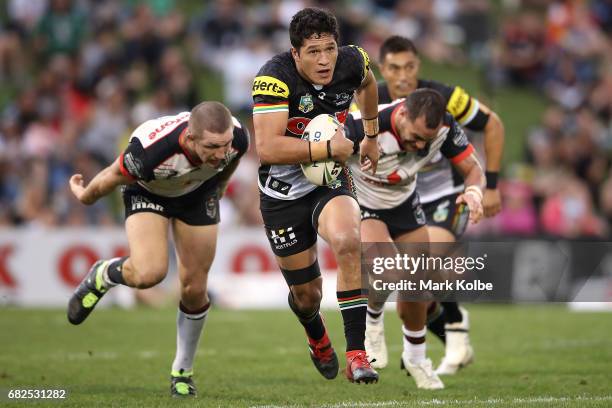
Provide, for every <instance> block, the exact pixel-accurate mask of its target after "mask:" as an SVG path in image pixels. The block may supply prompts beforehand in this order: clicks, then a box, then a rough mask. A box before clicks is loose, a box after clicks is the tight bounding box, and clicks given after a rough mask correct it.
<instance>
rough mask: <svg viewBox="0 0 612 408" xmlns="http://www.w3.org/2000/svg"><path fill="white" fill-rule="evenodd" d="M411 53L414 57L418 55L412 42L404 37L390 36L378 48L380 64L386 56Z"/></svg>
mask: <svg viewBox="0 0 612 408" xmlns="http://www.w3.org/2000/svg"><path fill="white" fill-rule="evenodd" d="M405 51H408V52H411V53H413V54H414V55H419V52H418V51H417V48H416V46H415V45H414V43H413V42H412V41H410V40H409V39H408V38H406V37H401V36H399V35H392V36H391V37H389V38H387V39H386V40H385V42H383V43H382V45H381V46H380V54H379V57H380V60H379V61H380V62H381V63H382V62H383V61H384V60H385V57H386V56H387V54H396V53H398V52H405Z"/></svg>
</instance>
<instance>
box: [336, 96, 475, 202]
mask: <svg viewBox="0 0 612 408" xmlns="http://www.w3.org/2000/svg"><path fill="white" fill-rule="evenodd" d="M402 101H403V100H399V101H398V102H396V103H394V104H391V105H380V106H379V116H378V117H379V127H380V134H379V135H378V147H379V149H380V158H379V160H378V167H377V169H376V174H372V172H371V171H370V170H368V171H365V172H364V171H362V170H361V165H360V163H359V159H358V157H355V156H353V157H352V158H351V160H350V161H349V164H350V167H351V172H352V173H353V181H354V184H355V190H356V192H357V199H358V201H359V205H361V206H364V207H367V208H371V209H376V210H381V209H390V208H395V207H397V206H399V205H400V204H402V203H403V202H404V201H406V200H407V199H408V197H410V195H411V194H412V193H413V192H414V190H415V189H416V180H417V173H418V172H419V170H420V169H421V168H423V167H424V166H425V165H426V164H427V163H429V162H430V161H431V160H432V158H434V157H435V156H436V155H438V154H442V155H443V156H445V157H446V158H448V159H450V161H451V162H452V163H458V162H459V161H461V160H463V159H464V158H465V157H467V156H469V155H470V154H471V153H472V152H473V151H474V148H473V147H472V145H471V144H470V143H469V142H468V140H467V137H466V135H465V132H464V131H463V130H462V129H461V127H460V126H459V125H458V123H457V122H456V121H455V119H453V117H452V116H451V115H450V114H448V113H447V114H446V115H445V116H444V124H443V126H442V127H441V128H440V130H439V132H438V134H437V136H436V137H434V138H433V139H432V140H431V141H430V142H429V143H428V144H427V146H426V147H425V148H424V149H422V150H419V151H415V152H410V151H406V150H405V149H404V146H403V143H402V141H401V138H400V135H399V133H398V132H397V130H396V129H395V124H394V116H395V114H396V113H397V112H398V109H399V108H400V106H401V105H400V102H402ZM349 118H350V119H348V120H347V122H346V126H347V128H348V135H349V137H350V138H351V139H352V140H354V141H355V142H359V141H361V140H362V139H363V137H364V131H363V124H362V123H361V116H360V113H359V112H352V113H351V114H350V115H349Z"/></svg>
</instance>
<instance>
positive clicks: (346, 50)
mask: <svg viewBox="0 0 612 408" xmlns="http://www.w3.org/2000/svg"><path fill="white" fill-rule="evenodd" d="M336 67H339V68H340V69H347V70H348V69H351V68H355V67H359V68H360V69H359V70H358V72H359V73H360V74H361V76H362V77H365V75H366V74H367V72H368V70H369V69H370V56H369V55H368V53H367V52H366V51H365V50H364V49H363V48H361V47H360V46H358V45H343V46H341V47H338V61H337V62H336ZM336 69H338V68H336Z"/></svg>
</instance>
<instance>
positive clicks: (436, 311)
mask: <svg viewBox="0 0 612 408" xmlns="http://www.w3.org/2000/svg"><path fill="white" fill-rule="evenodd" d="M445 315H446V314H445V308H444V307H443V306H442V305H441V304H440V303H438V302H434V303H432V304H431V306H429V308H428V309H427V328H428V329H429V331H431V332H432V333H433V334H435V335H436V336H437V337H438V338H439V339H440V340H442V342H443V343H446V332H445V331H444V324H445V323H446V317H445Z"/></svg>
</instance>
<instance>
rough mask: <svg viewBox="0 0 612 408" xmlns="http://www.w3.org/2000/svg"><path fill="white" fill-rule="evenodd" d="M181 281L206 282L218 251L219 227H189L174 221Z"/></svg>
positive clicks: (177, 220)
mask: <svg viewBox="0 0 612 408" xmlns="http://www.w3.org/2000/svg"><path fill="white" fill-rule="evenodd" d="M172 232H173V235H174V243H175V246H176V254H177V258H178V259H177V260H178V263H179V278H180V279H181V281H184V280H185V279H189V280H190V281H198V282H200V281H204V280H205V279H206V275H207V273H208V270H209V269H210V266H211V265H212V262H213V260H214V259H215V251H216V249H217V232H218V225H217V224H211V225H189V224H187V223H185V222H184V221H181V220H179V219H176V218H175V219H173V220H172Z"/></svg>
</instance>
